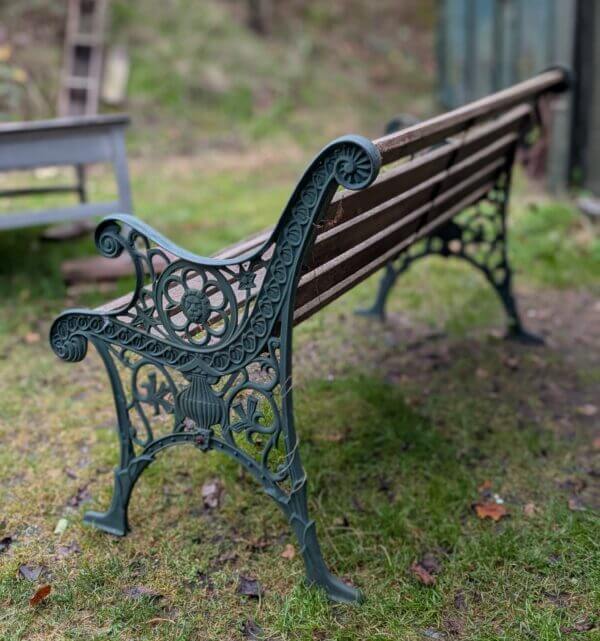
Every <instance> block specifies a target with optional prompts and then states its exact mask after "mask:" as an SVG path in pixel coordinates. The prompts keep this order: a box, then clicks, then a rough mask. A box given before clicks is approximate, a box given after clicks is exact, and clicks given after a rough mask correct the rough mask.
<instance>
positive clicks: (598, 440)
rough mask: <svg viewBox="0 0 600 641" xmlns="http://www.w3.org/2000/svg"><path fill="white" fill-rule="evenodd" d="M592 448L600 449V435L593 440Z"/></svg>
mask: <svg viewBox="0 0 600 641" xmlns="http://www.w3.org/2000/svg"><path fill="white" fill-rule="evenodd" d="M592 448H593V449H595V450H599V451H600V436H597V437H596V438H595V439H594V440H593V441H592Z"/></svg>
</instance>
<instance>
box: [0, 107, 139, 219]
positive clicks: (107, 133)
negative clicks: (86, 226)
mask: <svg viewBox="0 0 600 641" xmlns="http://www.w3.org/2000/svg"><path fill="white" fill-rule="evenodd" d="M128 125H129V117H128V116H126V115H117V114H113V115H109V116H83V117H68V118H55V119H54V120H34V121H26V122H8V123H3V124H0V173H3V172H13V171H22V170H30V169H39V168H41V167H59V166H63V167H65V166H72V167H74V168H75V172H76V177H77V181H76V183H74V184H70V185H55V186H48V187H24V188H19V189H5V190H1V191H0V198H17V197H21V196H33V195H36V194H40V195H41V194H58V193H76V194H77V195H78V197H79V203H78V204H76V205H65V206H61V207H52V208H49V209H48V208H47V209H41V210H40V209H38V210H34V211H20V212H11V213H7V214H0V230H5V229H16V228H19V227H27V226H30V225H47V224H50V223H55V222H58V221H62V220H80V219H83V218H89V217H90V216H105V215H106V214H110V213H112V212H114V211H126V212H129V213H131V211H132V205H131V193H130V189H129V171H128V169H127V155H126V150H125V129H126V127H127V126H128ZM95 163H110V165H111V166H112V170H113V173H114V177H115V182H116V186H117V192H118V194H117V197H116V198H115V199H112V200H110V201H104V202H87V200H88V198H87V190H86V185H85V168H86V166H87V165H91V164H95Z"/></svg>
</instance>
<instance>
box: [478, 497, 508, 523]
mask: <svg viewBox="0 0 600 641" xmlns="http://www.w3.org/2000/svg"><path fill="white" fill-rule="evenodd" d="M475 513H476V514H477V516H478V517H479V518H480V519H492V521H499V520H500V519H501V518H503V517H505V516H508V510H507V509H506V508H505V507H504V505H501V504H500V503H492V502H491V501H486V502H484V503H475Z"/></svg>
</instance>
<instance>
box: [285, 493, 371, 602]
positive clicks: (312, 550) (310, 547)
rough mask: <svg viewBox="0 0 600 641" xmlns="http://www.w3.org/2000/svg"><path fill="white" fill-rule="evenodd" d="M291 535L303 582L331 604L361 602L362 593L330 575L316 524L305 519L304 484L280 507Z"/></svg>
mask: <svg viewBox="0 0 600 641" xmlns="http://www.w3.org/2000/svg"><path fill="white" fill-rule="evenodd" d="M283 510H284V512H285V513H286V515H287V517H288V519H289V521H290V525H291V526H292V528H293V530H294V534H295V535H296V538H297V539H298V545H299V547H300V552H301V554H302V558H303V560H304V566H305V569H306V581H307V583H308V584H309V585H315V586H317V587H319V588H321V589H323V590H324V591H325V593H326V594H327V596H328V597H329V598H330V599H331V600H332V601H337V602H339V603H354V602H357V601H362V600H363V595H362V593H361V592H360V591H359V590H357V589H356V588H354V587H352V586H350V585H348V584H347V583H344V582H343V581H342V580H341V579H339V578H338V577H336V576H335V575H334V574H332V573H331V572H330V571H329V569H328V568H327V564H326V563H325V560H324V559H323V554H322V552H321V547H320V545H319V540H318V538H317V531H316V525H315V522H314V521H313V520H311V519H309V517H308V503H307V500H306V484H305V480H303V481H302V483H301V484H300V485H299V486H298V487H297V488H296V489H295V490H294V491H293V493H292V494H291V496H290V499H289V502H288V504H287V505H286V506H285V507H283Z"/></svg>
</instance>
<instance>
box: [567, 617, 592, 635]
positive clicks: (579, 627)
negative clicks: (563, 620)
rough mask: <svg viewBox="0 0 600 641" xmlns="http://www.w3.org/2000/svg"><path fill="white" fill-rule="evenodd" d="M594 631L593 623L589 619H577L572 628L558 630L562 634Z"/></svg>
mask: <svg viewBox="0 0 600 641" xmlns="http://www.w3.org/2000/svg"><path fill="white" fill-rule="evenodd" d="M593 629H594V622H593V621H592V620H591V619H579V621H576V622H575V623H574V624H573V625H572V626H565V627H563V628H561V629H560V631H561V632H562V633H563V634H571V633H572V632H589V631H590V630H593Z"/></svg>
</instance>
